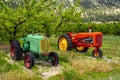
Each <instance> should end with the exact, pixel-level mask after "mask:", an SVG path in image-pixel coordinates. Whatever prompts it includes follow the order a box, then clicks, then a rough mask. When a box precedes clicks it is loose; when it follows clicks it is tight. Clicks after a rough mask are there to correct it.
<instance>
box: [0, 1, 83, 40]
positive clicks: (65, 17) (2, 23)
mask: <svg viewBox="0 0 120 80" xmlns="http://www.w3.org/2000/svg"><path fill="white" fill-rule="evenodd" d="M78 1H79V0H78ZM12 4H14V5H12ZM75 4H76V5H75V6H70V7H69V8H66V5H64V4H63V3H62V2H59V3H58V2H57V1H54V0H50V1H49V0H37V1H36V0H21V1H20V0H16V1H12V0H9V1H4V0H1V1H0V7H1V8H0V29H1V32H0V33H1V35H0V36H1V37H2V40H12V39H18V38H19V37H21V36H25V35H27V34H28V33H32V32H37V33H38V32H40V33H44V34H45V35H46V36H48V37H49V36H51V35H52V34H53V33H55V32H56V33H57V31H58V30H59V28H60V27H62V28H64V26H69V27H71V26H70V25H73V24H75V23H80V18H81V16H80V14H81V11H79V9H78V10H77V8H78V5H77V3H75ZM75 25H76V24H75Z"/></svg>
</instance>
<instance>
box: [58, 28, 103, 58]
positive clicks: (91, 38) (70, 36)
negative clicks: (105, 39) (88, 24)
mask: <svg viewBox="0 0 120 80" xmlns="http://www.w3.org/2000/svg"><path fill="white" fill-rule="evenodd" d="M102 36H103V34H102V33H101V32H91V29H89V32H83V33H77V34H74V33H70V32H69V33H66V34H63V35H62V36H60V37H59V39H58V48H59V49H60V50H62V51H66V50H71V49H72V48H76V50H77V51H78V52H86V51H87V50H88V49H89V47H95V49H94V50H93V52H92V56H93V57H95V58H98V57H100V58H102V51H101V50H100V49H99V48H100V47H101V46H102Z"/></svg>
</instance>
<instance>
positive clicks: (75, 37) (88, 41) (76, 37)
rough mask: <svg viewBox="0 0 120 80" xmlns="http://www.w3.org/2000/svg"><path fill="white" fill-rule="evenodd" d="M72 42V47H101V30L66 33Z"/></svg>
mask: <svg viewBox="0 0 120 80" xmlns="http://www.w3.org/2000/svg"><path fill="white" fill-rule="evenodd" d="M67 34H68V35H69V36H70V38H71V41H72V43H73V45H72V46H73V47H79V46H83V47H97V48H99V47H101V46H102V36H103V34H102V33H101V32H87V33H77V34H73V33H67Z"/></svg>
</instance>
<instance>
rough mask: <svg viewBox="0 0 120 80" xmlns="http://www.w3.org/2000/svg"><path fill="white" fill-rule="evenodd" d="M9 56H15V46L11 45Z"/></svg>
mask: <svg viewBox="0 0 120 80" xmlns="http://www.w3.org/2000/svg"><path fill="white" fill-rule="evenodd" d="M10 53H11V56H12V58H14V57H15V48H14V47H13V46H12V47H11V52H10Z"/></svg>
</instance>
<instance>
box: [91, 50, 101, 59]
mask: <svg viewBox="0 0 120 80" xmlns="http://www.w3.org/2000/svg"><path fill="white" fill-rule="evenodd" d="M92 56H93V57H94V58H102V51H101V50H100V49H97V51H95V50H93V52H92Z"/></svg>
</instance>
